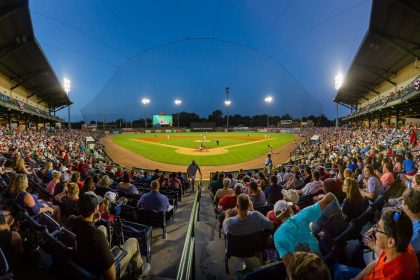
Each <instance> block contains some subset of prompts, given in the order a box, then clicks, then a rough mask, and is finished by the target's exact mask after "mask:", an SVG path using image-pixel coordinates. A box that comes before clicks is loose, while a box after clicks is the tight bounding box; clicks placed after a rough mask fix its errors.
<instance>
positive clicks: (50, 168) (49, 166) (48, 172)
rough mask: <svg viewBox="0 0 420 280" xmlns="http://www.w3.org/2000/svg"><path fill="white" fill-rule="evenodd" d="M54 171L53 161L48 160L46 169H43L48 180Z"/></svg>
mask: <svg viewBox="0 0 420 280" xmlns="http://www.w3.org/2000/svg"><path fill="white" fill-rule="evenodd" d="M53 172H54V168H53V164H52V162H48V163H47V165H46V166H45V168H44V170H43V171H42V174H44V177H45V178H47V179H48V180H51V179H52V175H53Z"/></svg>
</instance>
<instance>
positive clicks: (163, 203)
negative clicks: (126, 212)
mask: <svg viewBox="0 0 420 280" xmlns="http://www.w3.org/2000/svg"><path fill="white" fill-rule="evenodd" d="M159 189H160V184H159V181H157V180H155V181H152V184H151V187H150V192H149V193H145V194H143V195H142V196H141V197H140V199H139V202H138V203H137V207H139V208H143V209H145V210H154V211H163V212H165V211H171V210H172V208H173V206H172V205H169V200H168V197H166V196H165V195H163V194H161V193H160V192H159Z"/></svg>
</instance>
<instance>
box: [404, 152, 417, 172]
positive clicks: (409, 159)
mask: <svg viewBox="0 0 420 280" xmlns="http://www.w3.org/2000/svg"><path fill="white" fill-rule="evenodd" d="M403 167H404V170H405V174H408V175H414V174H416V170H415V169H414V161H413V155H412V154H411V153H407V154H406V155H405V160H404V161H403Z"/></svg>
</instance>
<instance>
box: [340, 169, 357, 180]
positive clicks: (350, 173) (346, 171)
mask: <svg viewBox="0 0 420 280" xmlns="http://www.w3.org/2000/svg"><path fill="white" fill-rule="evenodd" d="M356 169H357V168H356ZM356 169H355V170H354V171H356ZM354 171H352V170H351V169H350V168H346V169H344V171H343V179H347V178H353V172H354Z"/></svg>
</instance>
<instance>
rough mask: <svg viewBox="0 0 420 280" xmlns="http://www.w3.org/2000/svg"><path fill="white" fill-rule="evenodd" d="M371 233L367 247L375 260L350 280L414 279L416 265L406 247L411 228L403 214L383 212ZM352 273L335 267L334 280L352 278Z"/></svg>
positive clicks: (347, 269) (409, 247) (413, 255)
mask: <svg viewBox="0 0 420 280" xmlns="http://www.w3.org/2000/svg"><path fill="white" fill-rule="evenodd" d="M372 233H373V234H372V236H371V238H368V240H367V245H368V246H369V247H371V248H373V249H374V250H375V251H376V252H378V253H379V259H377V260H375V261H373V262H371V263H370V264H368V265H367V266H366V267H365V268H364V269H363V270H362V271H360V272H359V273H358V274H357V276H356V277H355V278H353V279H364V280H380V279H381V280H382V279H384V280H385V279H387V280H397V279H415V276H416V274H417V273H418V269H419V264H418V261H417V256H416V253H415V252H414V249H413V247H412V246H411V245H409V242H410V240H411V236H412V235H413V226H412V222H411V220H410V218H409V217H408V216H407V214H405V213H404V212H400V211H396V210H389V211H386V212H384V213H383V214H382V217H381V219H380V220H379V222H378V224H376V225H375V226H374V228H373V230H372ZM355 272H356V269H354V268H349V267H346V266H342V265H339V266H337V267H336V271H335V277H334V279H349V278H351V277H352V276H355V274H356V273H355ZM350 273H354V274H353V275H351V274H350Z"/></svg>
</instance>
